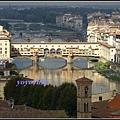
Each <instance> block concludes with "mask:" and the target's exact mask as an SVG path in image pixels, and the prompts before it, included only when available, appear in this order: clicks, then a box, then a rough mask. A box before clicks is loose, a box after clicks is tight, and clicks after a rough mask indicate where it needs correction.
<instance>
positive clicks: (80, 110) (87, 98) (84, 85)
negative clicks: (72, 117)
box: [76, 76, 93, 118]
mask: <svg viewBox="0 0 120 120" xmlns="http://www.w3.org/2000/svg"><path fill="white" fill-rule="evenodd" d="M92 82H93V81H92V80H90V79H88V78H86V77H85V76H84V77H82V78H79V79H77V80H76V84H77V118H91V95H92Z"/></svg>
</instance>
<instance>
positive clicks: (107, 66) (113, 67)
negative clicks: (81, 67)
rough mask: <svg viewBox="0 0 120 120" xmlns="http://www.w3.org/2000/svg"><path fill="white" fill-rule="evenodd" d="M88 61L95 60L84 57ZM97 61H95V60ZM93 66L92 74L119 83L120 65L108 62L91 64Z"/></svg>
mask: <svg viewBox="0 0 120 120" xmlns="http://www.w3.org/2000/svg"><path fill="white" fill-rule="evenodd" d="M84 58H85V59H86V60H88V61H92V62H93V61H94V60H95V58H92V57H84ZM95 61H97V60H95ZM93 64H94V68H93V69H94V70H95V71H94V72H97V73H99V74H101V75H103V76H105V77H106V78H107V79H109V80H118V81H120V64H113V63H110V62H109V61H108V62H102V61H99V62H93Z"/></svg>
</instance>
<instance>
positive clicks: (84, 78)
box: [75, 76, 93, 83]
mask: <svg viewBox="0 0 120 120" xmlns="http://www.w3.org/2000/svg"><path fill="white" fill-rule="evenodd" d="M75 81H76V82H77V83H79V82H91V83H92V82H93V81H92V80H91V79H89V78H87V77H85V76H84V77H82V78H79V79H77V80H75Z"/></svg>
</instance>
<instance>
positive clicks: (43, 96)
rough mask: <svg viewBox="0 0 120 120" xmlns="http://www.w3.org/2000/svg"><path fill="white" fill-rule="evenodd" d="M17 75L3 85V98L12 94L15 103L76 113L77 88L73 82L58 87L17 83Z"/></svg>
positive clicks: (74, 114)
mask: <svg viewBox="0 0 120 120" xmlns="http://www.w3.org/2000/svg"><path fill="white" fill-rule="evenodd" d="M17 80H19V81H20V80H22V81H23V78H21V77H17V78H12V79H11V80H9V81H8V82H7V83H6V85H5V87H4V95H5V99H7V100H9V98H10V97H11V96H12V97H13V99H14V100H15V104H16V105H24V104H25V105H27V106H30V107H33V108H37V109H41V110H65V112H66V113H67V115H68V116H69V117H76V114H77V111H76V110H77V90H76V86H75V85H74V84H73V83H67V82H66V83H63V84H62V85H60V86H59V87H56V86H52V85H50V84H49V85H43V84H39V85H37V84H27V85H26V86H24V85H18V86H17V87H16V83H17Z"/></svg>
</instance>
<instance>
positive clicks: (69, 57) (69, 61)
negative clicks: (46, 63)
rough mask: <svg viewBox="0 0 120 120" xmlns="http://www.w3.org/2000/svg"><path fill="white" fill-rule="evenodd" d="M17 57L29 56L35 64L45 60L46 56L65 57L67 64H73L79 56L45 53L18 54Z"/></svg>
mask: <svg viewBox="0 0 120 120" xmlns="http://www.w3.org/2000/svg"><path fill="white" fill-rule="evenodd" d="M15 58H28V59H31V60H32V61H33V64H37V63H38V62H39V60H44V59H45V58H63V59H65V60H66V64H72V63H73V61H74V60H75V59H77V58H79V57H75V56H72V55H67V56H62V55H61V54H45V55H44V56H43V57H40V56H37V55H34V56H17V57H15Z"/></svg>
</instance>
